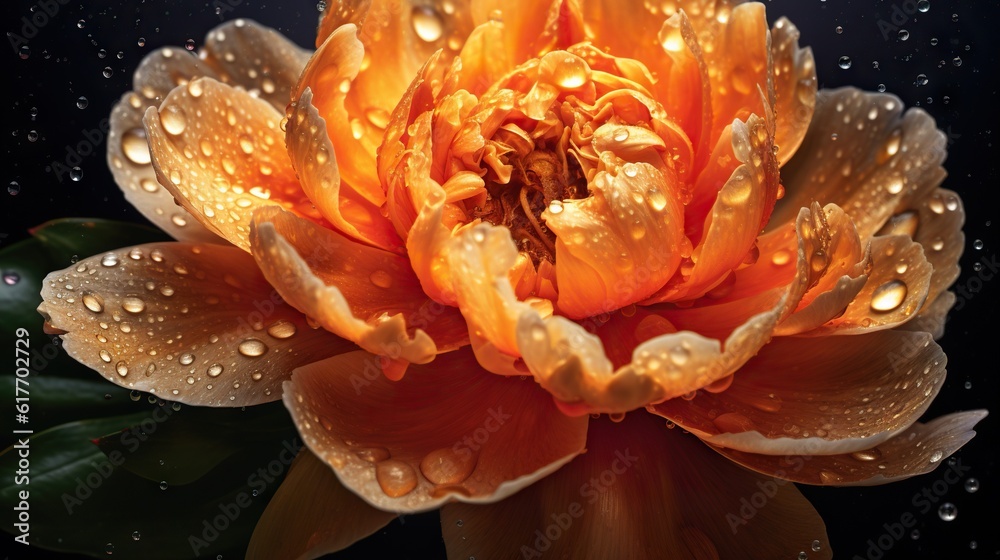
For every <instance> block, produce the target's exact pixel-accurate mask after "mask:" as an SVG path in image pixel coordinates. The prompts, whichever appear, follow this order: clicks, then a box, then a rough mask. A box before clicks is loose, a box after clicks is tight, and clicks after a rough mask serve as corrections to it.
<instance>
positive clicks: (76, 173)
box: [69, 166, 83, 182]
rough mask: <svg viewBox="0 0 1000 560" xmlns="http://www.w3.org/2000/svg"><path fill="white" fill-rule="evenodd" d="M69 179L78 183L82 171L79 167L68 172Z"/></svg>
mask: <svg viewBox="0 0 1000 560" xmlns="http://www.w3.org/2000/svg"><path fill="white" fill-rule="evenodd" d="M69 178H70V180H71V181H75V182H79V181H81V180H82V179H83V169H80V167H79V166H77V167H74V168H72V169H70V170H69Z"/></svg>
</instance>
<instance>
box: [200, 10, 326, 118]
mask: <svg viewBox="0 0 1000 560" xmlns="http://www.w3.org/2000/svg"><path fill="white" fill-rule="evenodd" d="M200 56H201V58H203V59H204V60H205V62H206V63H207V64H208V65H210V66H211V67H212V68H213V69H215V71H216V72H217V73H218V74H219V76H221V81H223V82H226V83H227V84H229V85H232V86H240V87H242V88H243V89H245V90H247V92H249V93H250V94H251V95H255V96H259V97H260V98H261V99H263V100H264V101H267V102H268V103H270V104H271V106H272V107H274V108H275V109H277V110H278V111H283V110H284V109H285V106H286V105H288V102H289V101H290V100H291V92H292V87H293V86H294V85H295V82H296V80H298V78H299V74H301V73H302V69H303V68H305V66H306V62H308V61H309V57H310V56H312V51H308V50H305V49H302V48H300V47H299V46H298V45H296V44H295V43H293V42H291V41H289V40H288V39H286V38H285V36H284V35H282V34H281V33H279V32H277V31H275V30H274V29H271V28H270V27H265V26H263V25H260V24H258V23H256V22H253V21H249V20H245V19H236V20H233V21H231V22H226V23H224V24H222V25H220V26H218V27H216V28H215V29H213V30H212V31H210V32H209V34H208V36H207V37H206V38H205V48H204V49H203V50H202V52H201V53H200Z"/></svg>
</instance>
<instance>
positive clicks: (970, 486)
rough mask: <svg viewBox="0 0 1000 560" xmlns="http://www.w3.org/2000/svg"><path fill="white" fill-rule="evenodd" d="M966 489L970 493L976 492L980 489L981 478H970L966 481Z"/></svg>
mask: <svg viewBox="0 0 1000 560" xmlns="http://www.w3.org/2000/svg"><path fill="white" fill-rule="evenodd" d="M965 491H966V492H968V493H970V494H975V493H976V492H978V491H979V480H978V479H976V478H970V479H968V480H966V481H965Z"/></svg>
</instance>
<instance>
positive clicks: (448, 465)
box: [420, 447, 477, 484]
mask: <svg viewBox="0 0 1000 560" xmlns="http://www.w3.org/2000/svg"><path fill="white" fill-rule="evenodd" d="M462 451H463V452H462V453H459V452H457V451H455V449H453V448H451V447H445V448H442V449H437V450H435V451H431V452H430V453H428V454H427V456H425V457H424V459H423V460H422V461H420V472H421V473H423V475H424V476H425V477H426V478H427V480H429V481H431V482H433V483H434V484H458V483H460V482H462V481H464V480H465V479H467V478H469V476H470V475H472V471H473V470H475V468H476V461H477V457H476V455H475V454H473V453H470V452H468V450H466V449H463V450H462Z"/></svg>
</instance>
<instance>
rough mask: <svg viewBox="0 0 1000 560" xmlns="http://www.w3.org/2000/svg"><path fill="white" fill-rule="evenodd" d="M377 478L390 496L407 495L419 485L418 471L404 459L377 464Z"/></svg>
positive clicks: (380, 485) (383, 489)
mask: <svg viewBox="0 0 1000 560" xmlns="http://www.w3.org/2000/svg"><path fill="white" fill-rule="evenodd" d="M375 480H377V481H378V485H379V487H380V488H381V489H382V491H383V492H385V494H386V495H387V496H389V497H392V498H398V497H400V496H405V495H407V494H409V493H410V492H412V491H413V489H414V488H416V487H417V473H416V472H414V471H413V467H411V466H410V465H408V464H406V463H404V462H402V461H394V460H389V461H382V462H381V463H379V464H378V465H376V466H375Z"/></svg>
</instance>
